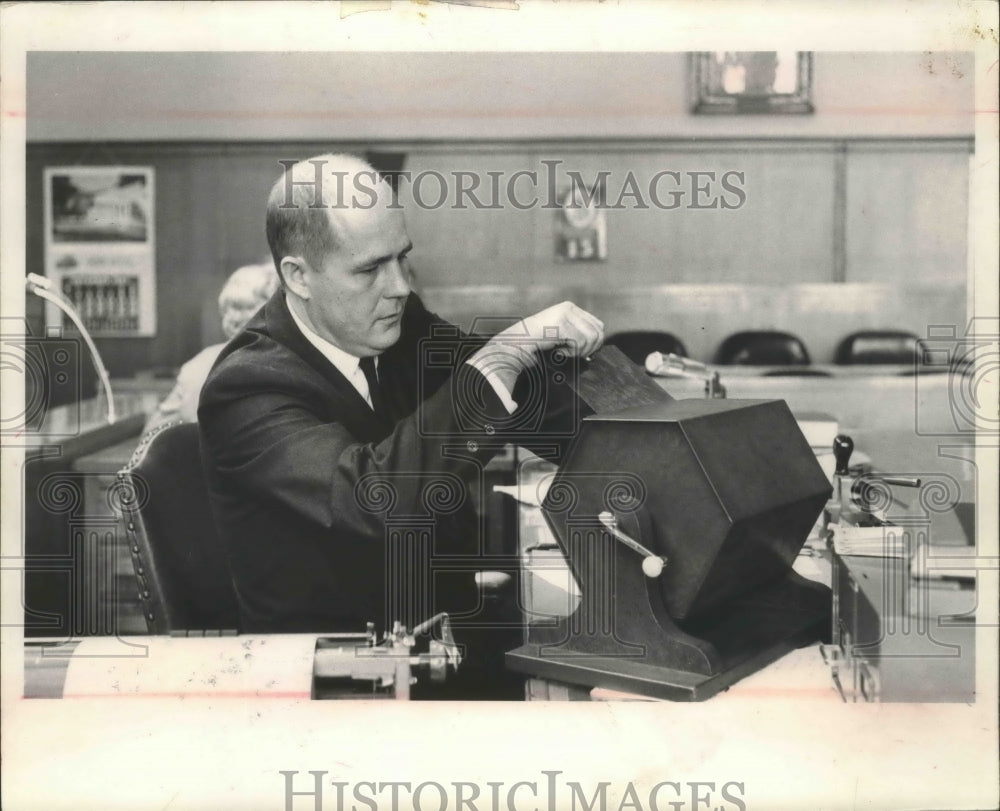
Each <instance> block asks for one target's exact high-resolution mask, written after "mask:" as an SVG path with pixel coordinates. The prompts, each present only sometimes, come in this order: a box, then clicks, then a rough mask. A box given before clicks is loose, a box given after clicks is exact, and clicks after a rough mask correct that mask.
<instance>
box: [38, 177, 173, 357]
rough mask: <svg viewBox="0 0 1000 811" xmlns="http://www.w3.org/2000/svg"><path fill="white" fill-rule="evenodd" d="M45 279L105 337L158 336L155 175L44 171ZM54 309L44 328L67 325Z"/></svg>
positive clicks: (93, 330)
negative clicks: (155, 259) (155, 258)
mask: <svg viewBox="0 0 1000 811" xmlns="http://www.w3.org/2000/svg"><path fill="white" fill-rule="evenodd" d="M44 183H45V275H46V276H48V277H49V278H50V279H52V281H53V285H54V286H55V288H56V289H57V290H59V291H60V292H61V293H62V294H63V296H64V297H65V298H66V300H67V301H69V302H70V304H72V305H73V306H74V307H75V308H76V310H77V312H78V313H79V314H80V318H81V319H82V320H83V323H84V324H85V325H86V326H87V329H88V330H90V332H91V333H92V334H93V335H95V336H100V337H108V338H112V337H149V336H152V335H155V334H156V266H155V262H154V256H155V248H156V245H155V239H154V237H155V234H154V221H155V216H154V214H155V209H154V199H155V198H154V192H153V169H152V167H148V166H50V167H47V168H46V169H45V174H44ZM64 319H65V316H63V314H62V313H61V312H60V311H59V310H58V308H56V307H55V306H53V305H48V306H47V308H46V319H45V320H46V326H48V327H64V328H65V327H67V326H69V323H68V319H65V320H64Z"/></svg>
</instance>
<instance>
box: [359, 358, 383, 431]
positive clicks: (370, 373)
mask: <svg viewBox="0 0 1000 811" xmlns="http://www.w3.org/2000/svg"><path fill="white" fill-rule="evenodd" d="M360 366H361V371H362V372H364V375H365V380H367V381H368V396H369V397H370V398H371V401H372V411H374V412H375V416H377V417H380V418H381V419H383V420H384V419H387V418H388V414H386V411H385V398H384V397H383V396H382V388H381V387H380V386H379V382H378V373H377V372H376V371H375V358H374V356H369V357H367V358H361V363H360Z"/></svg>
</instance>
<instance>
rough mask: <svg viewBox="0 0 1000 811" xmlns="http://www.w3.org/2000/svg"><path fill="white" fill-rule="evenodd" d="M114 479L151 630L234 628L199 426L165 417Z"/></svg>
mask: <svg viewBox="0 0 1000 811" xmlns="http://www.w3.org/2000/svg"><path fill="white" fill-rule="evenodd" d="M117 483H118V501H119V504H120V508H121V517H122V521H123V523H124V525H125V534H126V537H127V539H128V544H129V549H130V551H131V553H132V563H133V566H134V567H135V574H136V579H137V580H138V585H139V596H140V598H141V599H142V604H143V613H144V614H145V618H146V624H147V626H148V627H149V631H150V632H151V633H156V634H168V633H169V634H175V635H177V634H180V635H185V634H187V635H206V634H207V635H213V634H218V633H224V632H231V633H235V632H236V630H237V629H238V627H239V612H238V609H237V604H236V592H235V589H234V588H233V582H232V578H231V577H230V574H229V567H228V566H227V564H226V560H225V554H224V552H223V550H222V545H221V543H220V541H219V538H218V536H217V534H216V532H215V525H214V523H213V519H212V510H211V504H210V503H209V498H208V487H207V485H206V483H205V477H204V474H203V473H202V469H201V456H200V451H199V435H198V426H197V425H196V424H195V423H176V422H174V423H167V424H165V425H163V426H161V427H159V428H157V429H155V430H154V431H152V432H150V433H149V434H147V435H146V436H144V437H143V438H142V440H140V442H139V446H138V447H137V448H136V450H135V453H133V455H132V459H131V460H130V461H129V463H128V465H126V466H125V468H123V469H122V470H121V471H120V472H119V473H118V482H117Z"/></svg>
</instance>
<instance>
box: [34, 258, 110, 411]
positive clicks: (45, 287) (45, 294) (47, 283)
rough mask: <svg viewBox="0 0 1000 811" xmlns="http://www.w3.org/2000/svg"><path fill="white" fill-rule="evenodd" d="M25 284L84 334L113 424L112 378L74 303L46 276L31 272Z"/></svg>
mask: <svg viewBox="0 0 1000 811" xmlns="http://www.w3.org/2000/svg"><path fill="white" fill-rule="evenodd" d="M24 286H25V288H26V289H27V291H28V292H29V293H34V294H35V295H36V296H38V297H39V298H41V299H44V300H45V301H48V302H50V303H51V304H54V305H55V306H56V307H58V308H59V309H60V310H62V311H63V312H64V313H65V314H66V316H67V317H68V318H69V320H70V321H72V322H73V324H75V325H76V328H77V329H78V330H79V331H80V335H82V336H83V340H84V343H86V344H87V349H88V350H89V351H90V359H91V360H92V361H93V363H94V368H95V369H96V370H97V376H98V377H99V378H100V379H101V386H102V387H103V388H104V399H105V400H106V401H107V409H108V414H107V420H108V424H109V425H111V424H113V423H115V422H117V421H118V414H117V412H116V411H115V398H114V395H113V394H112V393H111V378H110V376H109V375H108V370H107V369H105V368H104V362H103V361H102V360H101V355H100V353H99V352H98V351H97V346H96V345H95V344H94V339H93V338H91V337H90V332H88V331H87V328H86V327H85V326H84V324H83V321H82V319H81V318H80V316H79V315H78V314H77V312H76V310H75V309H74V308H73V305H72V304H70V303H69V302H68V301H66V299H65V298H64V297H63V295H62V294H61V293H60V292H59V291H58V290H56V289H55V288H54V287H53V286H52V280H51V279H48V278H46V277H45V276H39V275H38V274H37V273H29V274H28V275H27V276H26V277H25V280H24Z"/></svg>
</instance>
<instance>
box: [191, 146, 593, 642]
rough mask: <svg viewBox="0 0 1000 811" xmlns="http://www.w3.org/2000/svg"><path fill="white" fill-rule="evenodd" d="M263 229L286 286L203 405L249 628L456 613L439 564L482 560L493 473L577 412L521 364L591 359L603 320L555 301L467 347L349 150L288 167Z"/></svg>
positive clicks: (351, 625)
mask: <svg viewBox="0 0 1000 811" xmlns="http://www.w3.org/2000/svg"><path fill="white" fill-rule="evenodd" d="M267 235H268V242H269V245H270V248H271V252H272V255H273V257H274V262H275V266H276V268H277V269H278V274H279V278H280V281H281V289H279V291H278V292H277V293H276V294H275V295H274V297H272V298H271V300H270V301H268V302H267V304H266V305H265V306H264V307H263V308H262V309H261V310H260V312H258V313H257V315H256V316H255V317H254V318H253V319H252V320H251V321H250V322H249V324H248V325H247V326H246V328H245V329H244V331H243V332H242V333H241V334H239V335H238V336H237V337H236V338H235V339H233V340H232V341H231V342H230V343H229V344H228V346H227V347H226V348H225V350H224V351H223V352H222V354H221V356H220V358H219V360H218V362H217V363H216V365H215V367H214V369H213V371H212V373H211V375H210V376H209V379H208V381H207V383H206V385H205V388H204V390H203V393H202V397H201V403H200V407H199V412H198V420H199V424H200V426H201V435H202V452H203V463H204V467H205V471H206V475H207V478H208V482H209V486H210V490H211V499H212V504H213V510H214V514H215V517H216V523H217V526H218V529H219V531H220V534H221V536H222V539H223V542H224V544H225V547H226V550H227V554H228V560H229V564H230V568H231V571H232V575H233V580H234V583H235V586H236V591H237V595H238V602H239V606H240V612H241V618H242V623H243V628H242V630H244V631H255V632H296V631H302V632H307V631H316V632H322V631H347V630H358V629H361V628H363V627H364V623H365V622H366V621H373V622H375V623H376V627H377V628H378V629H379V630H382V629H384V628H387V627H390V626H391V623H392V622H393V621H394V620H398V619H403V620H404V622H408V624H412V622H413V621H414V620H416V619H420V618H423V617H419V614H420V613H422V610H423V609H426V610H427V612H428V614H429V612H430V611H431V610H447V609H451V610H458V609H455V608H453V607H452V606H450V605H449V604H448V603H449V600H454V599H459V600H460V598H458V597H457V592H456V590H455V588H454V587H453V584H451V585H448V584H444V585H441V584H440V583H439V582H438V581H439V580H440V581H441V583H443V582H444V581H445V580H447V578H443V579H442V578H438V577H437V576H436V575H435V574H434V573H433V572H431V571H430V569H431V568H433V562H430V563H429V562H428V560H429V559H428V554H430V555H431V557H435V556H438V557H439V556H440V555H454V554H462V555H466V556H469V555H476V554H478V553H479V551H480V546H481V543H480V542H481V538H480V532H479V527H480V522H479V521H478V519H477V518H476V516H475V514H474V510H473V509H472V507H473V506H474V504H473V502H474V498H473V496H474V490H475V485H476V483H477V482H478V481H479V476H480V473H481V470H482V466H483V465H484V464H485V463H486V462H487V461H488V460H489V458H490V457H491V456H492V455H494V454H495V453H496V452H497V451H498V450H499V449H500V448H501V447H502V446H503V444H504V443H505V442H506V441H508V440H509V439H511V438H513V439H516V438H517V437H518V436H521V435H523V432H524V430H525V426H526V425H532V426H534V429H533V430H538V429H539V426H541V430H545V426H547V425H551V424H552V421H553V420H559V419H563V420H565V419H566V415H567V414H571V413H572V409H571V408H570V409H567V407H566V405H567V403H569V402H570V399H571V397H572V395H571V392H570V391H569V390H568V385H567V384H566V383H565V382H562V383H561V384H556V383H553V380H563V378H562V377H560V376H556V375H552V376H545V375H541V376H539V375H534V376H532V374H524V373H525V372H526V371H531V370H537V364H538V359H539V357H540V355H542V354H543V353H545V352H551V351H552V349H553V348H554V347H562V350H561V351H562V352H564V353H565V354H566V355H567V356H570V357H571V356H573V355H576V356H581V357H583V356H586V355H589V354H590V353H592V352H594V351H595V350H596V349H597V348H598V347H599V346H600V344H601V342H602V341H603V324H601V322H600V321H599V320H598V319H596V318H595V317H594V316H592V315H590V314H589V313H586V312H585V311H583V310H581V309H579V308H577V307H576V306H575V305H573V304H571V303H569V302H564V303H562V304H558V305H555V306H554V307H551V308H549V309H547V310H544V311H543V312H541V313H538V314H536V315H534V316H531V317H529V318H526V319H524V320H523V321H521V322H519V323H518V324H516V325H514V326H513V327H511V328H510V329H508V330H505V331H503V332H501V333H499V334H498V335H496V336H494V337H493V338H491V339H489V340H480V341H478V342H476V341H470V340H464V339H463V336H460V335H459V334H458V333H457V331H456V330H455V329H454V328H453V327H451V326H450V325H448V324H446V323H445V322H443V321H441V320H440V319H438V318H436V317H435V316H433V315H432V314H431V313H429V312H428V311H427V310H426V309H425V308H424V307H423V305H422V303H421V301H420V300H419V298H418V297H417V296H416V295H415V294H413V293H412V292H411V290H410V283H409V270H408V267H407V258H406V257H407V254H408V253H409V251H410V248H411V247H412V245H411V242H410V239H409V237H408V235H407V232H406V227H405V224H404V220H403V215H402V212H401V210H400V209H399V207H398V206H397V205H395V200H394V198H393V195H392V191H391V189H390V187H389V186H388V184H387V183H385V182H384V181H381V180H379V179H378V178H377V176H376V175H375V173H374V171H373V170H372V168H371V167H370V166H368V165H367V164H366V163H364V162H362V161H359V160H358V159H355V158H351V157H349V156H337V155H324V156H320V157H319V158H314V159H312V160H310V161H304V162H302V163H299V164H296V165H295V166H294V167H291V168H290V169H289V170H288V171H286V173H285V175H284V176H282V178H280V179H279V180H278V182H277V183H276V184H275V186H274V188H273V190H272V193H271V196H270V199H269V201H268V212H267ZM539 380H541V381H542V383H541V384H540V383H539ZM526 381H528V382H527V383H526ZM545 381H547V382H545ZM539 385H544V390H542V391H540V390H538V386H539ZM533 387H534V388H533ZM519 401H520V403H521V404H520V405H519ZM532 411H536V412H538V414H537V415H536V416H539V417H540V418H541V419H538V420H533V419H531V418H532V416H533V415H532V413H530V412H532ZM526 418H528V419H526ZM428 550H429V552H428ZM487 568H488V566H487ZM465 577H466V579H467V580H468V583H469V584H471V580H472V573H471V572H466V573H465ZM428 595H429V596H428ZM400 612H401V613H402V614H403V615H404V616H403V617H400V616H397V615H396V614H398V613H400ZM390 614H393V615H390Z"/></svg>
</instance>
